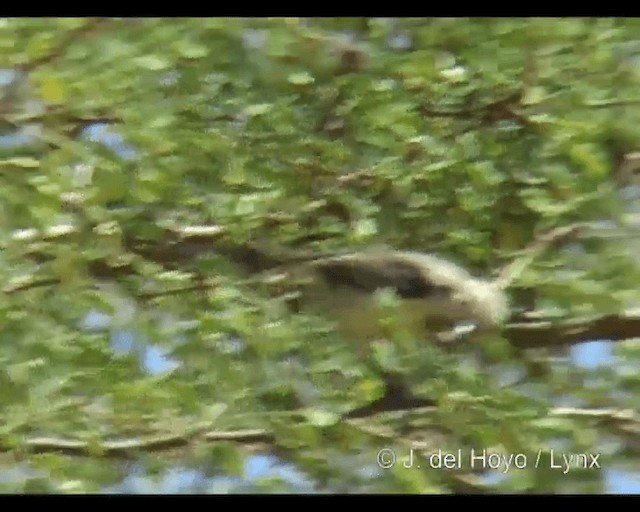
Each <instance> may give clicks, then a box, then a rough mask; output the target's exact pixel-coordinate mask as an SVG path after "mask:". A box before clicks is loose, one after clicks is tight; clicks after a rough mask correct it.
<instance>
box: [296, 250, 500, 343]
mask: <svg viewBox="0 0 640 512" xmlns="http://www.w3.org/2000/svg"><path fill="white" fill-rule="evenodd" d="M288 279H290V280H292V281H294V282H296V284H297V285H298V288H299V291H300V298H299V307H301V308H302V309H310V310H314V311H317V312H319V313H321V314H323V315H326V316H328V317H329V318H333V319H335V320H336V321H337V323H338V328H339V331H340V333H341V335H342V336H343V337H344V338H346V339H352V340H362V341H374V340H376V339H380V338H384V337H385V335H386V334H387V333H386V332H385V323H384V321H381V320H382V319H381V318H380V314H381V309H380V300H379V299H380V292H382V291H383V290H388V291H390V292H392V293H393V294H394V295H395V296H396V298H397V299H398V301H399V309H398V311H397V316H398V320H399V321H400V322H401V323H402V326H403V328H405V329H406V331H407V332H409V333H411V334H412V335H414V336H417V337H424V336H425V334H427V333H438V332H445V331H451V330H452V329H454V328H455V326H456V324H459V323H461V322H465V323H471V324H473V325H474V326H475V329H477V330H481V331H486V330H490V329H497V328H499V326H500V325H501V324H502V323H503V322H504V321H505V320H506V318H507V316H508V313H509V308H508V302H507V298H506V294H505V293H504V291H503V289H502V287H501V286H500V284H499V283H498V282H493V281H485V280H482V279H478V278H476V277H474V276H472V275H471V274H469V272H467V271H466V270H464V269H463V268H461V267H459V266H457V265H455V264H454V263H451V262H449V261H446V260H443V259H441V258H438V257H436V256H432V255H427V254H422V253H418V252H407V251H393V250H386V251H375V252H374V251H372V252H357V253H352V254H347V255H343V256H335V257H328V258H320V259H317V260H314V261H310V262H307V263H303V264H299V265H297V266H295V267H293V268H292V269H291V270H290V271H289V276H288Z"/></svg>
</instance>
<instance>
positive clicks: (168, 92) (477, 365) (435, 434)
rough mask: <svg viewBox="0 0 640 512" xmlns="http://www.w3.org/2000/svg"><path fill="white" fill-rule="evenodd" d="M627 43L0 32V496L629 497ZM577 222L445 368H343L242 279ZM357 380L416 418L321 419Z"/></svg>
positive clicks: (289, 26) (272, 33) (512, 26)
mask: <svg viewBox="0 0 640 512" xmlns="http://www.w3.org/2000/svg"><path fill="white" fill-rule="evenodd" d="M639 23H640V22H639V21H638V20H637V19H616V18H601V19H599V18H588V19H581V18H566V19H553V18H545V19H538V18H522V19H518V18H513V19H509V18H496V19H492V18H482V19H475V18H433V19H430V18H422V19H419V18H399V19H396V18H318V19H312V18H311V19H305V18H255V19H252V18H193V19H189V18H181V19H158V18H155V19H152V18H105V19H102V18H100V19H94V18H84V19H83V18H60V19H56V18H48V19H47V18H12V19H1V20H0V28H1V30H0V182H1V186H0V276H1V278H2V279H1V281H2V294H1V295H0V335H1V336H0V340H2V344H3V350H2V351H0V448H1V451H0V490H1V491H2V492H5V493H16V492H17V493H36V492H37V493H85V492H91V493H96V492H97V493H179V492H182V493H273V492H288V493H290V492H293V493H295V492H298V493H389V492H392V493H452V492H453V493H460V492H474V493H504V492H539V493H637V492H640V472H639V471H638V467H640V465H639V463H640V453H639V450H640V442H639V441H640V417H639V416H638V405H639V404H640V401H639V398H638V390H639V389H640V373H639V372H638V369H639V368H640V344H639V343H638V337H639V336H640V286H639V285H640V264H639V263H640V256H638V255H639V254H640V246H639V244H638V240H637V237H638V233H639V230H640V228H639V226H640V187H639V186H638V183H640V179H638V177H637V176H636V174H637V168H640V153H638V152H639V151H640V144H639V138H640V96H639V95H638V85H639V84H640V39H638V38H637V34H638V28H639ZM576 223H581V225H584V226H586V229H582V230H580V231H579V232H577V233H576V234H574V235H572V236H570V237H567V238H566V239H562V240H559V241H558V243H556V244H554V245H553V246H552V247H551V248H550V249H549V250H547V251H546V252H544V253H543V254H542V255H541V256H540V257H538V258H536V259H535V261H534V262H533V263H531V264H530V265H529V266H528V267H527V268H526V270H525V271H524V272H523V273H522V275H520V276H519V277H518V279H517V280H516V282H514V283H512V286H511V287H510V288H509V289H508V290H507V291H508V293H509V296H510V300H511V305H512V309H513V317H512V319H511V321H510V322H509V324H508V325H507V326H505V328H504V329H503V331H502V332H501V333H499V334H495V335H493V336H490V337H488V338H487V339H483V340H482V342H481V343H477V344H475V343H474V344H468V343H465V342H464V340H463V341H462V342H461V343H460V344H459V346H456V348H455V349H451V348H443V347H440V346H437V345H435V344H433V343H429V342H428V340H407V339H404V338H403V336H402V335H400V334H399V335H398V336H397V337H394V339H389V340H384V341H381V342H380V343H376V344H374V346H373V349H372V351H371V355H370V360H368V361H364V360H363V358H362V357H361V353H360V351H359V349H358V347H356V346H354V345H353V343H349V342H348V341H347V340H343V339H341V338H340V337H339V335H338V334H337V333H336V331H335V328H334V327H335V326H334V325H333V324H332V323H331V321H330V319H326V318H319V317H317V316H314V315H312V314H306V313H298V314H295V313H293V312H292V311H291V310H290V309H289V308H288V307H287V301H286V300H285V298H283V297H282V296H281V295H279V294H278V293H273V290H272V289H271V288H270V287H269V286H268V283H266V282H265V281H264V280H260V279H255V278H253V279H250V278H247V272H246V271H247V269H249V270H250V274H251V275H254V276H255V275H256V274H255V273H256V272H258V271H262V270H268V269H269V268H271V267H273V266H275V265H276V264H277V263H280V262H281V261H282V259H283V258H282V257H281V256H280V255H282V254H291V255H293V254H301V253H304V254H308V255H319V254H334V253H336V254H339V253H344V252H346V251H350V250H362V249H366V248H371V247H383V246H384V247H395V248H397V249H405V250H415V251H422V252H428V253H434V254H438V255H440V256H442V257H445V258H447V259H449V260H451V261H454V262H456V263H458V264H459V265H462V266H464V267H465V268H467V269H468V270H469V271H470V272H472V273H473V274H475V275H478V276H484V277H486V278H494V277H495V276H497V274H498V272H499V270H500V269H501V268H503V267H504V266H505V265H507V264H509V263H510V262H512V261H514V260H516V259H517V258H518V257H521V256H522V254H523V253H524V252H526V250H527V248H528V247H530V246H531V244H532V243H534V241H535V240H537V239H539V237H540V236H541V235H542V234H544V233H548V232H552V231H553V230H554V229H557V228H562V227H565V226H570V225H573V224H576ZM285 259H286V258H285ZM375 367H382V368H385V369H388V370H393V371H395V372H398V373H400V374H402V375H403V378H404V379H405V380H406V382H407V383H408V385H410V387H411V389H412V391H413V392H415V393H416V394H417V395H419V396H424V397H432V398H435V399H436V400H437V402H438V405H437V406H436V407H431V408H414V409H407V410H402V411H390V410H378V411H375V413H372V414H370V415H369V416H367V417H365V418H361V419H359V420H356V419H346V418H345V416H344V414H345V413H347V412H348V411H350V410H352V409H355V408H357V407H361V406H363V405H366V404H368V403H371V402H372V401H375V400H376V399H378V398H380V396H381V394H382V393H383V390H384V383H383V382H382V381H381V378H380V375H379V372H376V371H375ZM381 449H391V450H393V452H394V454H395V456H396V459H394V460H392V461H391V462H388V460H387V459H385V460H384V461H381V460H380V459H379V453H380V450H381ZM412 450H413V452H412ZM439 450H440V451H442V452H447V453H449V452H450V453H458V450H460V452H459V453H462V455H463V457H462V459H463V460H462V461H461V464H460V467H458V468H456V469H451V470H446V469H434V468H430V467H428V464H426V463H423V464H419V462H417V461H414V462H413V464H412V467H411V468H407V467H404V466H403V463H405V465H407V464H408V458H407V457H408V456H409V454H410V453H415V457H416V458H417V460H422V461H426V460H427V459H426V458H425V455H426V454H432V453H437V452H438V451H439ZM471 450H475V451H476V452H477V451H481V450H487V451H488V452H490V453H496V454H501V455H503V456H506V457H507V458H508V457H509V455H513V456H515V455H517V454H522V455H523V456H524V457H525V459H522V457H521V458H520V460H521V461H522V460H526V464H524V467H522V468H515V467H513V466H512V467H510V468H508V469H507V468H506V466H504V465H503V466H501V467H498V468H496V467H479V466H478V464H476V466H475V467H471V465H470V464H469V463H468V462H469V457H468V455H469V454H470V453H471ZM562 454H566V455H567V456H568V455H569V454H574V455H577V454H584V455H585V457H582V458H581V457H578V456H574V457H573V458H572V459H571V463H570V464H568V465H567V464H565V465H563V461H562V459H561V456H562ZM595 455H598V457H597V462H598V464H591V462H592V460H593V458H592V456H595ZM389 460H391V459H389ZM394 462H395V463H394ZM536 462H537V464H536ZM387 465H388V466H392V467H382V466H387ZM418 466H420V467H418ZM585 466H586V467H585Z"/></svg>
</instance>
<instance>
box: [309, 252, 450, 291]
mask: <svg viewBox="0 0 640 512" xmlns="http://www.w3.org/2000/svg"><path fill="white" fill-rule="evenodd" d="M313 267H314V268H315V269H316V271H317V272H318V274H319V275H320V277H322V279H323V280H324V281H325V282H326V284H327V285H328V286H329V287H331V288H336V287H346V288H351V289H354V290H357V291H360V292H363V293H374V292H375V291H376V290H379V289H382V288H388V289H392V290H394V291H395V293H396V294H397V295H398V296H399V297H400V298H403V299H421V298H429V297H436V296H442V297H445V296H448V295H449V294H450V293H451V289H450V287H448V286H445V285H443V284H436V283H434V282H433V281H431V280H429V279H428V278H427V276H426V275H425V273H424V272H421V270H420V267H417V266H416V265H415V264H411V262H408V261H404V260H402V259H401V258H389V257H388V256H386V257H382V256H380V257H379V256H376V255H368V254H367V255H357V256H346V257H345V256H343V257H336V258H326V259H322V260H317V261H315V262H313Z"/></svg>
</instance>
